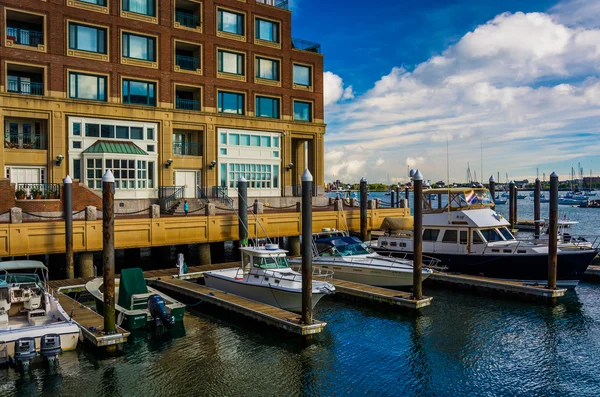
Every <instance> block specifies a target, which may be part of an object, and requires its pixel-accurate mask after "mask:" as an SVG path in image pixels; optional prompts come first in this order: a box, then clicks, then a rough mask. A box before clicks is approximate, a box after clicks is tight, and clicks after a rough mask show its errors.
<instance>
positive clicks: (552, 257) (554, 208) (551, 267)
mask: <svg viewBox="0 0 600 397" xmlns="http://www.w3.org/2000/svg"><path fill="white" fill-rule="evenodd" d="M549 218H550V225H549V227H548V288H549V289H556V265H557V261H558V258H557V251H558V175H556V172H553V173H552V175H550V214H549Z"/></svg>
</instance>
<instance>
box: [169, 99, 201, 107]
mask: <svg viewBox="0 0 600 397" xmlns="http://www.w3.org/2000/svg"><path fill="white" fill-rule="evenodd" d="M175 108H176V109H182V110H200V101H196V100H193V99H184V98H179V97H177V98H176V99H175Z"/></svg>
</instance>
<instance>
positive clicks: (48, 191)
mask: <svg viewBox="0 0 600 397" xmlns="http://www.w3.org/2000/svg"><path fill="white" fill-rule="evenodd" d="M15 196H16V198H17V200H25V199H33V200H52V199H59V198H60V183H17V190H16V192H15Z"/></svg>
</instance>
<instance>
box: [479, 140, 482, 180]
mask: <svg viewBox="0 0 600 397" xmlns="http://www.w3.org/2000/svg"><path fill="white" fill-rule="evenodd" d="M479 154H480V156H481V174H479V176H481V184H482V185H483V134H481V135H480V136H479Z"/></svg>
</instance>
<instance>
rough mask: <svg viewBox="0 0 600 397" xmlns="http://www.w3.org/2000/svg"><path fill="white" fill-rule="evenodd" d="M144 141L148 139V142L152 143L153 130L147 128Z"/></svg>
mask: <svg viewBox="0 0 600 397" xmlns="http://www.w3.org/2000/svg"><path fill="white" fill-rule="evenodd" d="M146 139H148V140H149V141H153V140H154V128H147V129H146Z"/></svg>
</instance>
